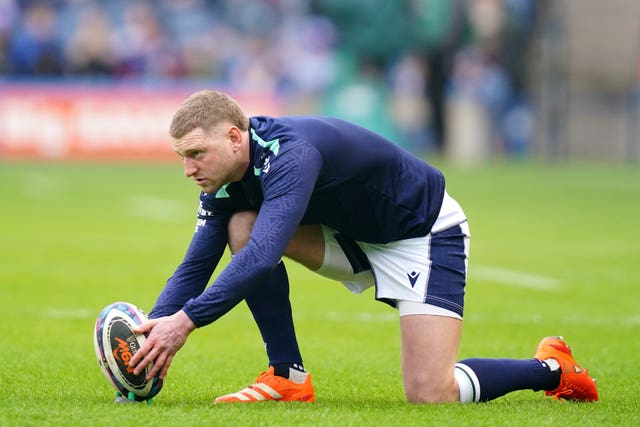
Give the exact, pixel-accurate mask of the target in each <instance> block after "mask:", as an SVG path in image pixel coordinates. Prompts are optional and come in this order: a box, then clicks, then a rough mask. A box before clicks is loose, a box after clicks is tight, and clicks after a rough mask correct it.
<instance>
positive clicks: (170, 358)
mask: <svg viewBox="0 0 640 427" xmlns="http://www.w3.org/2000/svg"><path fill="white" fill-rule="evenodd" d="M172 361H173V355H169V356H168V357H167V360H166V361H165V362H164V366H163V367H162V370H161V371H160V379H161V380H163V379H164V378H165V377H166V376H167V372H168V371H169V367H170V366H171V362H172Z"/></svg>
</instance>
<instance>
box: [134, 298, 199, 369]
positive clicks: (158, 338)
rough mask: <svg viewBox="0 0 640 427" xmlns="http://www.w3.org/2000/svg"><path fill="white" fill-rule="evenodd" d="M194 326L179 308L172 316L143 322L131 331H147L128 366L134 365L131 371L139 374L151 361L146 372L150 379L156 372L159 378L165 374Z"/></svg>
mask: <svg viewBox="0 0 640 427" xmlns="http://www.w3.org/2000/svg"><path fill="white" fill-rule="evenodd" d="M195 328H196V325H194V323H193V322H192V321H191V319H190V318H189V316H187V314H186V313H185V312H184V311H182V310H180V311H178V312H177V313H176V314H174V315H172V316H166V317H160V318H158V319H152V320H149V321H148V322H145V323H143V324H142V325H140V326H139V327H138V328H136V329H134V330H133V332H135V333H137V334H143V333H146V332H149V336H148V337H147V340H146V341H145V343H144V345H143V346H142V347H140V349H139V350H138V351H137V352H136V354H134V355H133V357H132V358H131V360H130V361H129V366H131V367H134V368H135V369H134V370H133V373H134V374H135V375H138V374H140V372H142V371H143V370H144V368H146V367H147V365H149V363H151V362H153V367H152V368H151V370H150V371H149V373H148V374H147V379H151V378H153V377H154V376H156V374H158V372H159V373H160V378H161V379H164V377H166V376H167V371H168V370H169V366H171V361H172V360H173V356H174V355H175V354H176V352H177V351H178V350H180V348H181V347H182V346H183V345H184V343H185V341H186V340H187V336H188V335H189V334H190V333H191V331H193V330H194V329H195Z"/></svg>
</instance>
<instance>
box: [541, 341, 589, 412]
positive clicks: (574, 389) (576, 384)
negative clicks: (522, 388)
mask: <svg viewBox="0 0 640 427" xmlns="http://www.w3.org/2000/svg"><path fill="white" fill-rule="evenodd" d="M535 358H536V359H538V360H547V359H554V360H556V361H557V362H558V364H559V365H560V370H561V372H562V374H561V376H560V385H559V386H558V387H557V388H556V389H554V390H548V391H545V392H544V394H545V395H547V396H553V397H554V398H555V399H566V400H579V401H582V402H595V401H597V400H598V389H597V388H596V381H595V380H594V379H593V378H591V377H590V376H589V372H588V371H587V370H586V369H584V368H581V367H580V366H579V365H578V364H577V363H576V361H575V359H574V358H573V356H572V354H571V349H570V348H569V346H568V345H567V344H566V343H565V342H564V339H563V338H562V337H546V338H543V339H542V341H540V344H538V348H537V349H536V355H535Z"/></svg>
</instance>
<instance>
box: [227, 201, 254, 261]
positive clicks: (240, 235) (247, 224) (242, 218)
mask: <svg viewBox="0 0 640 427" xmlns="http://www.w3.org/2000/svg"><path fill="white" fill-rule="evenodd" d="M257 216H258V214H257V213H256V212H253V211H242V212H236V213H234V214H233V215H232V216H231V218H230V219H229V224H228V226H227V232H228V235H229V238H228V240H229V249H231V253H233V254H235V253H237V252H238V251H239V250H240V249H242V248H244V247H245V246H246V245H247V243H248V242H249V237H250V236H251V230H252V229H253V224H254V223H255V222H256V218H257Z"/></svg>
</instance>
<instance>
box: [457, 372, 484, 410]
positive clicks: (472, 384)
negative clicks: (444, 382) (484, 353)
mask: <svg viewBox="0 0 640 427" xmlns="http://www.w3.org/2000/svg"><path fill="white" fill-rule="evenodd" d="M453 376H454V378H455V380H456V382H457V383H458V390H460V402H461V403H475V402H479V401H480V381H479V380H478V376H477V375H476V373H475V372H473V369H471V368H470V367H469V366H467V365H465V364H464V363H456V366H455V369H454V371H453Z"/></svg>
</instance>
